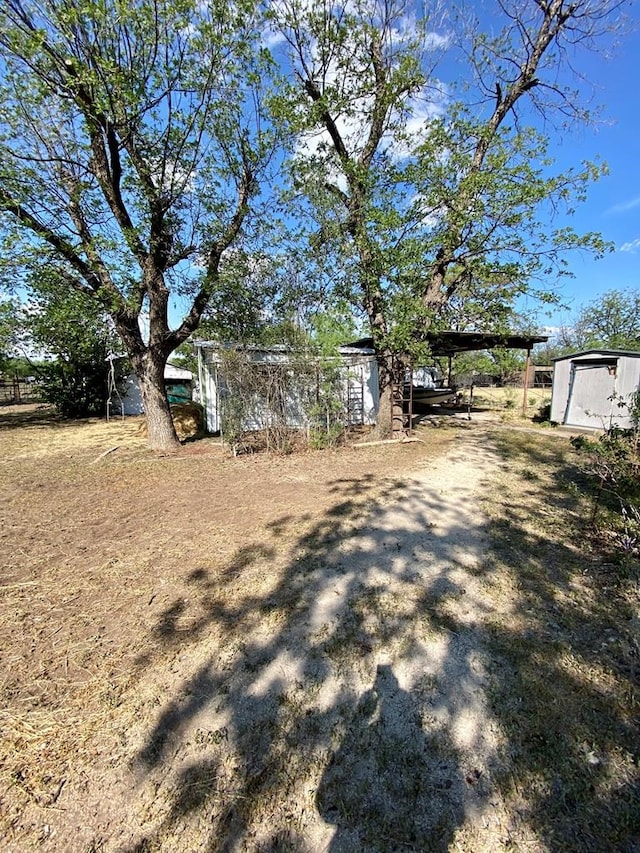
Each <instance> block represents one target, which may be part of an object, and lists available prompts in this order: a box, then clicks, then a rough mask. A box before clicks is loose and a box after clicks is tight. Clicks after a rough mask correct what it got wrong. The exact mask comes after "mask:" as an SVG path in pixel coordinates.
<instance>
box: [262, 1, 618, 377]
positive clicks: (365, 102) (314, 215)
mask: <svg viewBox="0 0 640 853" xmlns="http://www.w3.org/2000/svg"><path fill="white" fill-rule="evenodd" d="M619 5H620V4H619V3H615V2H610V3H606V4H598V6H597V7H596V6H594V4H592V3H591V2H589V0H582V2H578V3H571V4H569V3H565V2H562V0H553V2H550V3H543V2H537V3H516V4H513V5H512V6H511V5H510V6H509V7H508V8H507V7H506V6H505V5H504V4H497V8H496V10H495V13H496V15H495V17H494V18H492V28H493V31H494V32H497V33H498V34H497V35H495V36H492V35H489V34H488V32H483V31H482V29H481V27H480V24H479V23H478V22H477V21H474V20H471V19H470V18H469V16H467V17H465V16H463V15H459V16H457V17H454V16H451V17H450V18H448V19H446V18H443V17H442V16H441V14H440V7H439V6H434V7H433V9H434V10H435V11H434V12H433V13H432V14H431V15H430V17H427V18H425V19H422V20H421V19H418V18H417V16H416V7H415V6H414V4H411V3H405V2H402V0H394V2H384V3H382V2H376V0H355V2H353V3H350V4H348V6H345V5H342V4H340V3H325V4H322V5H315V6H309V5H308V4H306V3H302V2H300V0H282V2H280V3H278V4H277V5H275V6H273V7H272V11H271V21H272V28H273V32H274V42H275V43H277V44H278V45H279V47H278V50H279V51H280V56H281V61H282V62H283V63H285V67H287V69H288V72H289V73H288V81H289V82H288V86H286V87H285V88H284V89H283V90H282V92H281V94H280V97H279V99H278V108H279V114H280V116H281V117H282V118H283V119H284V120H285V121H286V122H288V123H289V124H290V125H291V127H292V128H293V129H294V130H295V132H296V133H297V135H298V137H297V138H298V145H297V149H296V151H295V156H294V158H293V160H292V197H293V198H294V199H295V200H296V203H297V204H299V205H300V204H302V203H303V201H304V204H305V205H306V210H307V211H308V214H309V217H310V220H311V221H312V222H313V225H312V229H313V237H312V243H313V245H314V247H315V249H316V251H318V252H320V253H322V255H323V261H324V258H326V256H330V257H332V258H333V259H334V266H335V267H336V268H337V269H338V270H339V274H338V275H335V274H334V275H333V279H334V282H335V288H336V292H337V293H339V294H340V295H341V296H344V297H346V298H347V299H349V300H350V301H351V302H352V303H353V304H354V305H358V306H359V307H360V309H362V310H363V311H364V312H365V314H366V316H367V318H368V322H369V324H370V326H371V329H372V332H373V336H374V342H375V345H376V348H377V352H378V361H379V368H380V375H381V390H383V391H384V390H385V388H389V387H390V386H392V385H393V384H394V382H395V383H397V382H399V381H400V379H399V377H401V376H402V375H403V372H404V366H405V364H406V362H407V360H412V359H415V358H419V357H420V356H421V354H423V353H424V351H425V350H424V342H425V337H426V332H427V331H428V329H429V328H431V327H433V325H434V324H436V325H442V324H444V323H445V322H446V323H449V322H450V320H451V307H452V304H453V300H454V298H456V299H458V300H462V301H464V302H467V301H474V302H475V303H476V304H477V305H480V306H484V308H485V310H486V312H487V313H495V312H496V311H503V309H504V307H505V306H508V305H509V304H510V303H512V301H513V300H514V298H515V297H516V296H517V295H519V294H521V293H524V292H528V291H531V290H536V289H537V295H538V296H540V297H541V298H543V299H545V298H546V299H551V298H553V291H554V288H553V286H551V287H546V288H544V287H539V286H538V287H536V284H535V279H536V277H538V279H542V280H545V279H546V280H547V281H548V279H549V277H550V276H552V275H554V276H557V275H558V274H561V273H562V272H563V263H564V254H565V252H567V251H569V250H571V249H576V248H578V249H586V250H590V251H593V252H595V253H596V254H597V253H599V252H602V251H603V250H604V249H605V244H604V242H603V241H602V239H601V238H600V237H599V235H596V234H586V235H578V234H576V233H574V231H573V230H572V229H571V228H569V227H566V226H564V225H563V226H562V227H557V228H554V225H553V220H554V212H555V211H557V210H558V209H559V208H562V209H563V211H564V212H569V213H570V212H571V209H572V206H573V205H574V204H576V203H578V202H579V201H580V200H581V199H582V198H583V197H584V193H585V190H586V187H587V186H588V184H589V182H590V181H591V180H593V179H595V178H597V177H598V176H599V175H600V174H601V172H602V167H599V166H597V165H595V164H593V163H584V164H581V165H580V164H578V165H577V166H576V168H575V169H570V170H564V171H562V172H558V173H554V172H553V169H552V163H551V160H550V158H549V149H548V134H547V133H546V132H545V130H544V129H542V130H541V129H540V127H541V124H540V119H541V120H542V121H544V122H549V123H553V122H556V123H561V122H564V121H570V120H583V119H585V117H586V115H585V112H584V111H583V110H581V109H580V100H579V98H578V97H577V96H576V94H575V92H573V91H571V90H570V88H569V87H568V86H565V85H563V84H562V83H561V82H560V81H562V80H563V79H570V76H571V72H572V68H571V60H570V58H569V54H571V56H574V55H575V56H578V55H579V54H580V50H581V49H583V48H584V49H588V48H590V47H593V46H597V45H598V44H599V43H600V42H599V40H600V39H602V38H606V36H607V32H608V31H609V30H610V29H612V28H615V26H616V14H617V11H618V7H619ZM500 24H501V25H502V29H498V28H497V27H499V26H500ZM461 66H462V70H461ZM445 77H446V78H447V79H445ZM554 283H555V282H554Z"/></svg>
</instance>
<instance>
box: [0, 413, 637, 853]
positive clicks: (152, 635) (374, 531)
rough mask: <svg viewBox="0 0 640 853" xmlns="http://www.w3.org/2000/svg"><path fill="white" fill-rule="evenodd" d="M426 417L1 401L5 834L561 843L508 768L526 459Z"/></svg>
mask: <svg viewBox="0 0 640 853" xmlns="http://www.w3.org/2000/svg"><path fill="white" fill-rule="evenodd" d="M419 438H420V441H418V442H416V443H413V444H408V445H383V446H377V447H368V448H361V449H353V448H351V447H347V448H341V449H340V450H325V451H315V452H308V453H302V454H294V455H291V456H285V457H277V456H267V455H264V454H254V455H249V456H244V457H239V458H232V457H230V456H229V455H228V454H227V452H226V451H225V450H224V448H223V447H222V446H221V445H220V443H219V442H218V441H217V440H215V439H205V440H202V441H199V442H194V443H193V444H191V445H187V446H185V448H184V449H183V451H182V453H180V454H179V455H177V456H170V457H159V456H157V455H154V454H151V453H150V452H149V451H147V450H146V448H145V445H144V439H143V438H142V437H141V436H140V435H139V422H138V421H137V420H136V419H128V420H127V421H125V422H124V423H121V422H119V421H115V422H113V421H112V422H111V423H110V424H105V423H103V422H99V421H91V422H86V423H82V424H69V423H63V422H57V421H55V420H52V419H51V417H50V415H49V413H48V412H46V411H43V410H39V409H37V408H33V409H32V410H30V411H29V410H26V409H25V408H24V407H20V408H19V409H17V408H13V409H8V408H4V409H1V410H0V440H1V446H0V488H1V489H2V505H1V508H0V513H1V519H0V520H1V522H2V526H1V527H0V553H2V555H3V564H4V568H3V572H2V578H1V580H0V583H1V588H0V593H1V601H0V615H1V622H0V649H1V650H2V652H1V655H2V657H1V669H0V672H1V675H2V682H1V685H0V686H1V695H2V709H1V711H0V722H1V724H2V747H1V751H0V796H1V803H0V806H1V809H2V812H1V815H0V836H2V837H3V838H4V841H2V842H0V846H1V847H2V849H6V850H9V851H15V853H20V851H23V850H27V849H43V850H51V851H65V850H68V851H85V853H89V851H99V850H100V851H129V853H134V851H135V852H136V853H142V851H195V850H198V851H200V850H209V851H241V850H246V851H277V850H281V851H285V850H286V851H298V853H302V852H303V851H307V853H315V852H316V851H325V850H326V851H333V853H339V852H340V851H344V853H347V851H354V853H355V852H356V851H396V850H397V851H401V850H418V851H422V850H424V851H427V850H429V851H430V850H455V849H459V850H466V851H474V853H475V851H490V850H500V849H502V850H508V849H521V850H546V849H549V850H553V849H560V848H559V847H556V848H554V846H553V843H550V842H549V840H548V838H547V839H545V838H544V837H543V836H542V835H541V834H540V833H538V832H537V831H536V825H535V823H532V822H531V821H527V820H526V818H525V815H524V811H525V810H524V807H523V806H522V807H521V811H520V812H518V810H517V807H514V805H513V802H514V800H513V797H512V796H511V794H512V793H513V792H511V793H509V792H508V790H507V786H505V785H504V783H503V782H501V783H500V784H498V781H497V780H498V778H499V777H500V774H501V773H502V774H503V771H504V760H505V755H506V754H507V753H508V748H509V732H508V730H507V728H506V727H505V721H504V719H502V718H501V717H500V715H497V714H496V713H495V710H494V700H495V696H494V692H493V688H492V685H493V684H494V682H495V669H496V665H497V663H496V662H497V660H498V659H497V657H496V656H495V655H492V653H491V651H490V649H489V646H488V645H487V643H486V642H485V632H487V631H490V630H493V628H492V626H493V627H495V626H496V625H503V624H507V623H509V624H516V623H518V620H521V613H520V612H518V613H516V612H515V611H516V602H518V603H519V597H518V595H517V594H516V593H515V592H514V593H513V595H504V594H500V592H497V591H496V590H498V589H503V586H502V585H503V583H504V582H505V581H504V577H505V576H503V575H500V577H498V573H497V569H496V570H495V572H494V574H492V573H491V570H490V569H491V563H490V561H488V560H487V549H488V547H489V542H488V519H487V501H490V500H491V499H492V496H494V497H495V492H496V487H497V484H498V483H499V477H500V475H501V473H504V470H505V468H508V467H509V466H508V465H506V464H505V461H504V458H503V456H502V455H501V453H500V452H499V449H498V447H497V445H496V441H495V439H494V438H493V437H492V433H491V431H490V428H489V427H488V426H487V425H483V424H482V423H481V422H474V423H468V422H465V421H462V420H455V421H451V422H450V424H449V425H448V426H446V427H442V426H441V427H439V428H436V427H432V426H429V427H425V428H423V430H421V431H420V432H419ZM577 594H582V591H581V590H577ZM629 760H631V762H632V764H633V760H634V759H633V757H631V758H630V759H629ZM627 769H628V768H627ZM625 772H627V771H626V770H625ZM629 772H630V771H629ZM500 778H502V777H500ZM629 778H631V777H629ZM518 796H519V797H520V795H518ZM516 799H517V800H518V802H520V800H519V799H518V797H516ZM520 799H521V797H520ZM626 837H627V838H629V837H631V836H630V835H629V834H628V833H627V836H626ZM625 843H626V842H625ZM563 849H574V848H572V847H570V846H569V847H564V848H563ZM575 849H585V850H586V849H594V850H595V849H598V848H597V847H594V848H591V847H589V846H584V847H582V848H581V847H580V846H577V847H576V848H575ZM601 849H602V848H601ZM607 849H620V850H623V849H624V850H629V851H631V850H635V849H636V848H635V847H631V846H628V847H623V846H620V847H619V848H616V847H615V846H611V845H609V846H608V847H607Z"/></svg>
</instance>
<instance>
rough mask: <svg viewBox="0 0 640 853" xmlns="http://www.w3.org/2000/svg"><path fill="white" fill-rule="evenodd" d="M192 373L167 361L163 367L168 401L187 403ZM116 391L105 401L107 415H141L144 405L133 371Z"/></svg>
mask: <svg viewBox="0 0 640 853" xmlns="http://www.w3.org/2000/svg"><path fill="white" fill-rule="evenodd" d="M192 383H193V374H192V373H191V371H190V370H185V369H184V368H182V367H176V365H175V364H171V363H169V362H167V364H166V366H165V369H164V384H165V388H166V389H167V397H168V399H169V403H187V402H189V401H190V400H191V399H192V397H193V393H192ZM119 385H120V388H119V390H118V393H114V394H113V395H112V397H110V398H109V401H108V403H107V414H108V415H142V414H144V405H143V403H142V392H141V391H140V384H139V382H138V378H137V376H136V375H135V373H129V374H128V375H127V376H125V377H124V379H123V380H122V381H121V382H120V383H119Z"/></svg>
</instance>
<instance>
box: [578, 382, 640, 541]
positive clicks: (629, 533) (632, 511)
mask: <svg viewBox="0 0 640 853" xmlns="http://www.w3.org/2000/svg"><path fill="white" fill-rule="evenodd" d="M629 409H630V411H631V417H632V424H633V425H632V427H631V428H630V429H621V428H620V427H616V426H614V427H611V428H610V429H608V430H607V431H606V432H605V433H604V434H603V435H602V436H601V437H600V438H599V439H597V440H594V439H591V438H586V437H585V436H578V437H576V438H574V439H572V440H571V443H572V444H573V446H574V448H575V449H576V450H578V451H579V452H580V454H582V456H583V458H584V460H585V464H584V466H583V468H584V472H585V473H586V474H587V476H588V477H590V478H591V480H592V482H593V483H594V487H595V488H594V496H593V505H592V513H591V524H592V526H593V527H594V529H595V530H597V531H598V532H600V533H606V534H607V535H608V536H610V537H611V539H612V541H613V544H614V545H615V547H616V548H618V549H619V550H620V551H621V552H622V553H624V554H628V555H633V556H638V555H640V405H639V398H638V394H634V395H632V398H631V400H630V402H629Z"/></svg>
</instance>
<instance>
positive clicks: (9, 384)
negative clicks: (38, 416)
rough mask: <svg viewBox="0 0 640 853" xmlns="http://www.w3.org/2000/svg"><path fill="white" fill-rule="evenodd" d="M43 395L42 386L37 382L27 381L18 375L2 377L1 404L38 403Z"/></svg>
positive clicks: (0, 382) (0, 381)
mask: <svg viewBox="0 0 640 853" xmlns="http://www.w3.org/2000/svg"><path fill="white" fill-rule="evenodd" d="M41 396H42V395H41V391H40V387H39V386H38V384H37V383H36V382H27V381H25V380H22V379H18V378H17V377H14V378H13V379H0V406H8V405H12V404H16V403H37V402H38V401H39V400H40V399H41Z"/></svg>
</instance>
